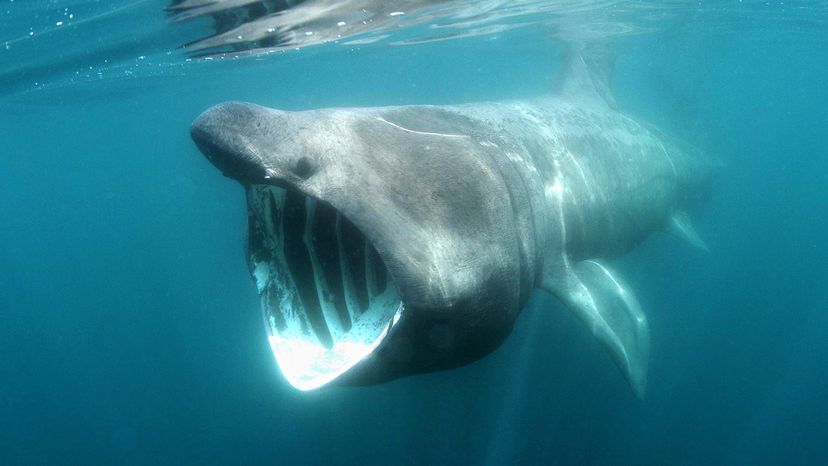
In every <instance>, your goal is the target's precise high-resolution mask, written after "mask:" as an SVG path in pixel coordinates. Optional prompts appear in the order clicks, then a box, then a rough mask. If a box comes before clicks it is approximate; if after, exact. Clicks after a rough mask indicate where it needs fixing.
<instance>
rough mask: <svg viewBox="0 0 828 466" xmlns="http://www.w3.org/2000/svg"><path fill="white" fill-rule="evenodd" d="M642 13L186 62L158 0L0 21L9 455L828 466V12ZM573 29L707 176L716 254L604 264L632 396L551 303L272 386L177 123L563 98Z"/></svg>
mask: <svg viewBox="0 0 828 466" xmlns="http://www.w3.org/2000/svg"><path fill="white" fill-rule="evenodd" d="M640 5H641V4H640V3H635V4H627V3H624V2H592V3H578V4H574V3H573V4H571V5H570V4H567V5H566V6H565V7H562V8H560V9H556V10H554V11H552V12H550V11H548V10H544V9H543V8H541V9H540V11H532V12H530V13H527V14H526V15H525V16H521V17H519V18H518V19H515V18H514V17H510V18H505V19H504V18H494V19H493V24H500V25H503V24H512V23H516V22H521V23H527V24H528V25H527V26H525V27H520V28H518V27H508V28H506V27H504V28H502V30H500V31H499V32H494V33H491V34H475V35H473V36H472V37H462V36H463V34H462V32H463V31H464V29H463V28H464V27H468V26H463V24H462V22H460V21H458V20H457V19H456V16H455V19H454V23H456V24H455V26H454V28H453V29H452V30H453V31H454V32H455V33H457V32H458V31H459V33H457V34H456V35H458V36H461V37H457V38H454V39H453V40H443V41H425V43H422V44H416V45H405V46H397V45H393V44H392V43H393V42H395V38H423V37H425V38H432V39H433V38H436V37H437V36H436V35H435V36H429V31H432V30H433V28H432V29H429V28H428V26H427V25H423V24H413V25H405V26H407V27H406V28H401V30H400V31H394V32H392V35H391V37H390V38H386V39H383V40H379V41H378V42H376V43H373V44H367V45H347V44H342V43H340V44H322V45H318V46H308V47H306V48H301V49H300V50H295V49H294V47H288V48H287V49H286V50H284V51H278V52H276V53H272V54H269V55H264V56H254V57H248V58H239V59H234V58H232V57H230V56H227V57H226V58H225V59H221V58H220V57H218V58H215V59H213V60H199V59H194V57H193V56H192V55H191V54H190V53H189V52H188V50H187V49H182V48H180V45H182V44H185V43H190V42H193V41H196V40H198V39H200V38H203V37H206V36H208V35H210V34H211V33H212V30H211V27H210V21H208V20H206V19H205V18H201V19H196V20H192V21H184V22H176V21H174V20H173V19H172V18H170V17H169V16H168V14H166V13H165V12H164V11H163V8H164V7H166V6H167V4H166V3H165V2H152V1H143V2H134V3H130V2H121V3H117V4H115V3H114V2H110V3H108V2H81V1H68V2H60V1H54V2H46V1H43V2H35V1H31V2H23V1H22V0H16V1H9V0H5V1H3V2H2V3H0V15H2V19H0V44H5V47H4V48H0V85H1V86H2V88H0V134H2V141H3V147H2V152H1V153H2V155H0V200H2V208H0V381H1V382H0V463H2V464H284V463H289V462H292V463H297V464H378V465H379V464H492V465H495V464H822V463H824V461H825V453H824V442H825V439H826V438H828V423H826V422H825V419H826V417H828V401H826V399H825V387H826V386H828V371H826V366H828V338H826V334H828V291H826V288H825V286H824V284H825V283H826V280H828V267H826V266H825V264H826V263H828V241H826V239H825V238H826V235H825V231H826V228H828V149H826V144H827V143H828V131H826V127H828V112H827V111H826V106H828V87H826V86H825V85H824V83H826V82H828V55H826V53H825V50H828V33H826V31H827V30H828V29H826V28H825V25H826V23H827V22H828V10H827V8H828V7H826V5H825V4H824V3H821V2H799V3H796V2H795V3H791V2H784V3H782V2H768V3H750V2H744V3H742V2H719V3H716V4H712V3H705V4H701V5H698V4H694V3H686V4H685V3H682V4H681V7H680V8H679V7H675V6H673V7H671V8H667V7H666V6H662V5H660V4H647V5H648V6H647V7H646V8H644V7H641V6H640ZM674 5H678V4H674ZM67 9H68V10H67ZM576 13H577V14H576ZM610 13H614V14H610ZM70 14H71V15H72V18H71V19H69V18H68V16H69V15H70ZM447 14H449V13H447ZM450 14H456V11H453V12H452V13H450ZM548 15H553V16H554V17H555V18H556V21H552V22H551V23H552V24H549V23H550V22H549V21H547V20H548ZM562 17H565V18H574V19H572V20H569V19H567V21H565V23H566V24H567V25H574V29H575V30H594V26H595V25H596V24H605V23H606V22H607V18H612V19H613V21H611V22H613V23H614V24H615V25H616V26H617V25H619V24H620V25H624V26H626V27H628V28H629V29H630V30H631V32H629V33H618V28H611V29H610V30H611V31H615V32H612V33H611V32H607V31H608V30H607V29H601V31H602V33H601V34H598V35H599V36H600V38H601V39H602V40H604V41H608V42H609V43H610V45H611V47H612V49H613V50H614V51H615V52H616V54H617V63H616V67H615V72H614V74H613V79H612V83H613V89H614V92H615V94H616V97H617V100H618V101H619V104H620V105H621V107H622V108H623V109H624V111H626V112H628V113H630V114H631V115H634V116H635V117H636V118H640V119H642V120H646V121H650V122H652V123H655V124H657V125H658V126H659V127H662V128H664V129H666V130H668V131H671V132H672V133H674V134H677V135H680V136H681V137H682V138H684V139H686V140H688V141H691V142H692V143H694V144H695V145H697V146H698V147H700V148H702V149H703V150H705V151H706V152H708V153H711V154H713V155H715V156H716V157H717V158H719V159H720V160H722V161H723V164H724V168H723V169H722V172H721V173H720V174H719V176H718V178H717V180H716V182H715V185H714V190H713V192H712V193H711V195H710V199H709V200H708V202H707V205H706V208H705V209H704V210H703V211H701V212H696V213H695V214H694V217H695V221H696V223H697V227H698V229H699V230H700V232H701V233H702V235H703V236H704V237H705V239H706V241H707V243H708V245H709V246H710V253H707V254H705V253H702V252H699V251H697V250H695V249H693V248H691V247H689V246H688V245H687V244H685V243H683V242H681V241H680V240H678V239H676V238H673V237H671V236H668V235H666V234H655V235H653V236H652V237H650V238H649V239H648V240H647V241H645V242H644V243H643V244H642V245H641V246H640V247H638V248H637V249H636V250H635V251H633V252H632V253H630V254H627V255H626V256H624V257H623V258H621V259H619V260H617V261H615V262H614V265H615V266H616V268H617V269H619V270H621V271H623V273H624V276H625V277H626V278H627V280H628V281H629V282H630V283H631V284H632V285H633V286H634V287H635V289H636V291H637V294H638V297H639V299H640V301H641V302H642V305H643V307H644V308H645V310H646V311H647V314H648V317H649V320H650V325H651V333H652V350H651V361H650V380H649V387H648V395H647V397H646V399H645V400H644V401H639V400H638V399H636V398H635V396H634V395H633V394H632V392H631V391H630V390H629V388H628V387H627V386H626V383H625V381H624V380H623V378H622V377H620V376H619V374H618V372H617V370H616V368H615V367H614V366H613V364H612V362H611V360H610V359H609V358H608V357H607V355H606V354H605V353H604V351H603V350H602V349H601V348H600V347H599V345H598V344H597V343H596V342H595V341H593V339H592V338H591V337H590V336H589V334H588V332H586V331H585V330H584V329H583V328H582V327H583V326H582V325H581V323H580V322H579V321H577V320H576V319H575V318H574V317H573V316H572V315H571V314H570V313H569V312H568V311H567V310H566V309H565V308H563V306H562V305H560V304H559V303H558V302H557V301H555V300H554V299H553V298H551V297H548V296H545V295H543V294H541V293H538V294H537V295H535V296H533V298H532V300H531V301H530V303H529V305H528V307H527V308H526V309H525V310H524V312H523V313H522V314H521V317H520V319H519V321H518V323H517V325H516V328H515V330H514V331H513V333H512V335H511V337H510V338H509V339H508V341H507V342H506V343H505V344H504V346H503V347H501V348H500V349H499V350H498V351H496V352H495V353H493V354H492V355H490V356H488V357H487V358H485V359H483V360H481V361H479V362H476V363H474V364H472V365H469V366H465V367H462V368H460V369H456V370H452V371H447V372H440V373H434V374H427V375H421V376H416V377H409V378H406V379H401V380H397V381H394V382H391V383H388V384H384V385H379V386H372V387H361V388H329V389H323V390H320V391H315V392H309V393H300V392H297V391H295V390H294V389H292V388H290V387H289V386H288V385H287V383H286V382H285V381H284V380H283V379H282V377H281V375H280V374H279V371H278V368H277V367H276V365H275V363H274V360H273V356H272V354H271V351H270V348H269V346H268V343H267V340H266V338H265V336H264V332H263V328H262V322H261V315H260V310H259V301H258V298H257V296H256V291H255V286H254V284H253V283H252V282H251V280H250V277H249V274H248V270H247V265H246V264H245V258H244V239H245V234H246V233H245V225H246V212H245V210H244V195H243V191H242V189H240V188H239V186H238V185H237V183H235V182H233V181H231V180H229V179H227V178H223V177H222V176H221V174H220V173H219V172H218V171H217V170H216V169H215V168H214V167H213V166H212V165H210V164H209V162H207V161H206V159H204V158H203V157H202V156H201V155H200V153H199V152H198V150H197V149H196V148H195V146H194V145H193V144H192V142H191V140H190V138H189V133H188V127H189V124H190V123H191V121H192V120H193V119H194V118H195V117H196V116H197V115H198V114H199V113H200V112H202V111H203V110H204V109H206V108H207V107H209V106H211V105H213V104H216V103H218V102H221V101H225V100H231V99H232V100H248V101H253V102H257V103H260V104H263V105H269V106H274V107H279V108H285V109H305V108H316V107H326V106H343V105H349V106H350V105H366V106H367V105H391V104H393V105H397V104H418V103H434V104H450V103H458V102H470V101H479V100H501V99H509V98H531V97H532V96H536V95H540V94H542V93H544V92H549V91H550V90H551V89H553V88H554V84H555V81H556V77H557V73H558V69H559V65H560V57H561V55H560V52H561V50H562V46H563V45H562V44H563V42H562V41H563V40H565V39H566V38H567V37H568V36H566V34H562V33H561V31H563V30H564V29H565V28H562V27H560V24H563V23H561V22H560V21H557V19H558V18H562ZM596 18H598V19H596ZM60 21H63V22H64V23H63V24H62V25H60V26H57V25H56V24H57V23H58V22H60ZM579 25H583V27H580V28H579V27H578V26H579ZM568 27H570V26H568ZM567 30H571V29H567ZM439 31H440V32H441V33H442V32H443V31H444V30H442V29H441V30H439ZM30 32H32V33H33V34H32V35H29V33H30ZM385 32H387V31H385ZM382 33H383V31H379V32H377V31H368V32H363V33H362V34H367V35H368V37H375V36H372V35H371V34H376V35H377V36H379V35H382ZM363 37H365V36H363ZM311 45H312V44H311Z"/></svg>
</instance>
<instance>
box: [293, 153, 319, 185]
mask: <svg viewBox="0 0 828 466" xmlns="http://www.w3.org/2000/svg"><path fill="white" fill-rule="evenodd" d="M314 171H316V169H315V167H314V166H313V162H311V160H310V159H309V158H307V157H300V158H299V160H297V161H296V165H295V166H294V167H293V172H294V173H296V176H298V177H299V178H302V179H303V180H307V179H308V178H310V177H311V175H313V172H314Z"/></svg>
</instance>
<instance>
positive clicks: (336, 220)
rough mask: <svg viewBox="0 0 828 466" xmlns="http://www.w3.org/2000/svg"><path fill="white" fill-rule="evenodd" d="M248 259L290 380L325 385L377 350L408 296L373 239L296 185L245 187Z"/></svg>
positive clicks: (273, 341)
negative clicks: (403, 297)
mask: <svg viewBox="0 0 828 466" xmlns="http://www.w3.org/2000/svg"><path fill="white" fill-rule="evenodd" d="M247 204H248V221H249V225H248V229H249V233H248V234H249V237H248V261H249V264H250V269H251V272H252V274H253V277H254V278H255V280H256V284H257V287H258V291H259V296H260V298H261V306H262V311H263V312H264V320H265V325H266V328H267V330H268V334H269V340H270V345H271V348H272V349H273V354H274V355H275V357H276V361H277V362H278V364H279V367H280V369H281V371H282V373H283V374H284V376H285V378H286V379H287V380H288V382H290V384H291V385H293V386H294V387H296V388H298V389H300V390H311V389H314V388H318V387H321V386H323V385H326V384H328V383H329V382H331V381H333V380H335V379H336V378H338V377H339V376H340V375H342V374H344V373H345V372H347V371H348V369H350V368H351V367H353V366H355V365H356V364H357V363H359V362H360V361H361V360H363V359H364V358H365V357H366V356H368V355H369V354H371V353H372V352H373V351H374V350H375V349H376V348H377V347H378V346H379V345H380V343H381V342H382V341H383V340H384V339H385V337H386V336H387V335H388V334H389V333H390V331H391V328H392V326H393V325H394V324H396V323H397V321H398V320H399V319H400V316H401V315H402V313H403V308H404V306H403V303H402V300H401V299H400V296H399V293H398V291H397V288H396V286H395V285H394V283H393V281H392V279H391V277H390V276H389V274H388V271H387V269H386V266H385V264H384V263H383V261H382V259H381V258H380V257H379V254H378V253H377V251H376V249H375V248H374V247H373V245H372V244H371V242H370V241H369V240H368V239H367V238H366V237H365V236H364V235H363V234H362V233H361V232H360V231H359V229H358V228H357V227H356V226H354V224H353V223H351V222H350V221H349V220H348V219H347V218H345V216H344V215H342V214H341V213H339V212H338V211H336V210H335V209H334V208H333V207H331V206H330V205H328V204H327V203H325V202H324V201H320V200H317V199H314V198H312V197H309V196H305V195H303V194H301V193H299V192H298V191H294V190H289V189H283V188H279V187H275V186H270V185H264V184H256V185H251V186H249V187H248V188H247Z"/></svg>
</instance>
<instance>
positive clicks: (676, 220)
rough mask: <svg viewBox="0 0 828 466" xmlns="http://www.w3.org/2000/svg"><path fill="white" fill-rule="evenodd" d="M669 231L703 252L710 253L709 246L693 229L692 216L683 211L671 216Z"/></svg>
mask: <svg viewBox="0 0 828 466" xmlns="http://www.w3.org/2000/svg"><path fill="white" fill-rule="evenodd" d="M667 231H669V232H670V233H672V234H674V235H676V236H678V237H679V238H681V239H684V240H686V241H687V242H688V243H690V244H692V245H693V246H695V247H697V248H699V249H701V250H702V251H705V252H710V248H708V247H707V244H706V243H705V242H704V240H703V239H702V238H701V236H700V235H699V233H698V232H697V231H696V229H695V228H693V223H692V222H691V221H690V216H688V215H687V213H685V212H683V211H680V210H678V211H676V212H673V215H671V216H670V221H669V223H668V225H667Z"/></svg>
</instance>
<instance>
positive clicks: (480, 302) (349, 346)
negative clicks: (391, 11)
mask: <svg viewBox="0 0 828 466" xmlns="http://www.w3.org/2000/svg"><path fill="white" fill-rule="evenodd" d="M598 62H599V60H595V61H592V60H590V59H588V58H584V56H583V55H580V54H573V56H572V57H571V58H570V60H569V61H568V65H567V70H566V71H565V77H564V79H563V82H562V84H561V88H560V90H559V92H557V93H555V94H552V95H549V96H545V97H542V98H538V99H536V100H528V101H509V102H500V103H476V104H466V105H457V106H405V107H380V108H332V109H321V110H309V111H301V112H286V111H280V110H274V109H270V108H266V107H261V106H258V105H253V104H249V103H237V102H231V103H224V104H220V105H217V106H215V107H213V108H211V109H209V110H207V111H206V112H205V113H204V114H202V115H201V116H200V117H198V119H197V120H196V121H195V122H194V123H193V125H192V128H191V134H192V137H193V139H194V140H195V142H196V144H197V145H198V147H199V148H200V149H201V151H202V152H203V153H204V154H205V155H206V156H207V158H208V159H209V160H210V161H211V162H212V163H213V164H214V165H216V166H217V167H218V168H219V169H221V170H222V172H223V173H224V174H225V175H227V176H229V177H231V178H234V179H236V180H238V181H239V182H240V183H241V184H243V185H244V186H245V187H246V189H247V192H248V205H249V211H250V219H251V221H250V250H249V256H250V261H251V269H252V271H253V274H254V277H256V279H257V283H258V285H259V291H260V295H261V296H262V305H263V307H264V311H265V315H266V322H267V325H268V328H269V330H270V332H271V343H273V349H274V352H275V353H276V357H277V360H278V361H279V364H280V367H281V368H282V371H283V372H284V373H285V375H286V377H287V378H288V380H289V381H290V382H291V383H292V384H293V385H294V386H296V387H298V388H300V389H311V388H316V387H318V386H322V385H325V384H327V383H330V382H334V381H335V382H340V383H351V384H364V383H376V382H382V381H387V380H390V379H394V378H397V377H400V376H404V375H408V374H414V373H420V372H426V371H434V370H440V369H447V368H451V367H456V366H459V365H462V364H466V363H469V362H471V361H474V360H476V359H478V358H480V357H482V356H484V355H485V354H487V353H489V352H490V351H492V350H494V349H495V348H497V347H498V346H499V345H500V344H501V342H502V341H503V340H504V339H505V338H506V336H507V335H508V334H509V332H510V329H511V327H512V324H513V322H514V320H515V318H516V317H517V315H518V313H519V311H520V309H521V308H522V306H523V305H524V304H525V303H526V300H527V299H528V297H529V294H530V292H531V291H532V290H533V289H534V288H541V289H545V290H547V291H549V292H551V293H553V294H554V295H555V296H557V297H559V298H560V299H561V300H562V301H563V302H564V303H565V304H566V305H567V306H568V307H569V308H570V309H572V310H573V311H574V312H575V313H576V314H577V315H578V316H579V317H580V318H581V319H582V320H583V321H584V322H585V323H586V324H587V326H588V327H589V329H590V330H591V331H592V333H593V334H594V335H595V336H596V337H597V338H598V339H599V340H600V341H601V342H602V343H603V344H604V345H605V346H606V348H607V349H608V350H609V352H610V354H611V355H612V357H613V359H614V361H615V362H616V364H617V365H618V366H619V367H620V369H621V370H622V372H623V373H624V375H625V376H626V378H627V380H628V381H629V382H630V383H631V385H632V387H633V389H634V390H635V392H636V393H637V394H638V395H639V396H643V394H644V391H645V386H646V377H647V360H648V353H649V334H648V328H647V323H646V318H645V316H644V314H643V312H642V311H641V309H640V307H639V305H638V303H637V301H636V299H635V297H634V295H633V294H632V292H631V290H630V288H629V287H628V286H627V285H625V284H624V282H623V281H622V280H621V279H620V277H619V276H618V275H617V274H616V273H615V272H613V271H612V270H610V268H609V267H607V266H606V265H605V264H603V263H602V262H600V259H605V258H609V257H612V256H616V255H618V254H621V253H623V252H625V251H628V250H629V249H630V248H632V247H633V246H635V245H636V244H637V243H638V242H639V241H640V240H641V239H642V238H644V237H645V236H646V235H647V234H648V233H650V232H652V231H655V230H663V229H672V230H676V231H679V232H682V233H683V234H684V235H685V236H687V237H688V238H690V239H692V240H694V241H695V242H696V243H697V244H701V243H700V240H699V239H698V237H697V236H696V235H694V233H693V231H692V229H691V228H690V226H689V223H688V222H687V220H686V218H687V217H686V215H685V214H684V211H685V209H687V208H689V207H690V206H691V204H693V203H694V202H695V199H697V198H699V197H701V196H702V195H703V193H704V191H705V190H706V186H707V184H708V179H709V176H710V168H709V164H708V163H707V162H706V161H705V159H704V158H703V157H700V156H699V155H698V154H690V153H688V152H687V151H686V150H683V149H682V148H680V147H679V145H678V144H677V143H676V142H675V141H674V140H673V139H671V138H670V137H668V136H666V135H664V134H662V133H660V132H658V131H657V130H655V129H653V128H652V127H650V126H648V125H646V124H643V123H640V122H638V121H636V120H634V119H632V118H630V117H629V116H627V115H625V114H623V113H621V112H619V111H617V110H616V109H615V108H614V103H613V102H612V99H611V97H610V95H609V92H608V89H607V86H606V82H605V80H604V79H601V76H602V74H601V73H596V72H593V71H591V68H596V67H597V65H593V64H594V63H598ZM354 226H355V228H354ZM349 232H350V233H349ZM360 232H361V234H360ZM362 235H364V238H365V239H367V241H365V243H362V242H361V241H362V238H363V236H362ZM349 238H350V239H349ZM363 244H364V245H363ZM360 245H363V246H360ZM374 250H375V251H376V252H373V251H374ZM363 257H364V260H363ZM379 269H383V273H384V274H385V275H382V277H381V278H379V279H378V278H377V277H380V275H378V273H379V272H377V270H379ZM378 280H379V281H378ZM381 282H382V283H385V284H382V283H381ZM378 283H380V284H379V285H378ZM366 289H367V292H366V291H365V290H366ZM360 293H361V294H362V295H363V299H362V301H361V304H360V303H358V301H359V300H358V299H357V298H358V294H360ZM366 296H367V298H366ZM366 303H367V304H366ZM360 319H362V320H361V321H360Z"/></svg>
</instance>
